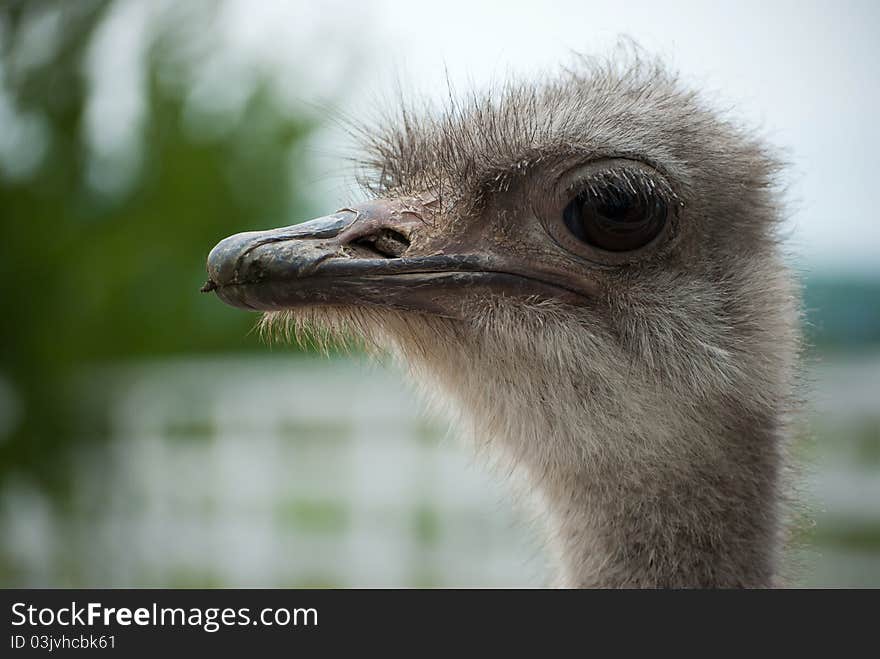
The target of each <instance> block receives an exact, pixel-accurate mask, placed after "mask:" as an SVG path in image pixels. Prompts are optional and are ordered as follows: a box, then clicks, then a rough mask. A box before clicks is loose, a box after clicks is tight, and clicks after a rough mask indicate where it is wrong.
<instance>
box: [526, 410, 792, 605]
mask: <svg viewBox="0 0 880 659" xmlns="http://www.w3.org/2000/svg"><path fill="white" fill-rule="evenodd" d="M776 433H777V430H776V428H775V424H773V423H770V422H760V421H758V420H756V418H755V417H754V416H752V417H750V418H743V419H742V420H741V421H740V422H739V423H737V424H734V425H729V424H727V425H726V427H725V428H724V430H720V431H718V432H717V434H715V435H713V436H710V437H707V436H702V437H695V438H686V437H683V438H681V439H682V441H683V442H684V443H685V445H687V443H688V442H690V445H691V446H700V447H703V448H702V449H701V450H699V451H695V452H694V453H693V454H691V455H690V456H689V458H690V459H685V458H683V457H682V455H683V454H682V455H678V456H676V457H675V458H674V459H669V458H668V457H667V459H665V460H664V459H658V458H656V457H654V458H651V459H648V458H638V457H633V455H632V454H630V455H629V457H626V458H623V457H617V458H611V459H601V460H598V461H595V462H590V463H586V464H583V465H582V466H581V467H579V468H574V469H571V468H564V469H562V468H555V469H554V468H548V467H546V466H545V467H544V468H543V469H541V470H531V471H532V476H533V477H532V481H533V483H534V485H535V486H536V488H537V489H538V490H540V491H541V493H542V494H543V498H544V501H545V503H546V506H547V509H548V510H547V512H548V513H549V519H550V529H551V531H552V534H553V546H554V547H555V549H556V551H557V552H558V554H559V557H560V559H561V563H562V566H563V573H562V584H561V585H563V586H569V587H673V588H674V587H681V588H688V587H768V586H772V585H773V583H774V572H775V564H776V561H777V554H778V547H777V545H778V538H779V536H780V533H779V522H778V511H777V497H778V492H777V489H778V472H779V462H780V460H779V451H778V438H777V437H776ZM614 439H615V441H620V438H614Z"/></svg>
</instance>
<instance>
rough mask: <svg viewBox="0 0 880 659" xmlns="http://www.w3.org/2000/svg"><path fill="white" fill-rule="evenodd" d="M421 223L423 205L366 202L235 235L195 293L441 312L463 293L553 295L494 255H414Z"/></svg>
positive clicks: (281, 304) (240, 300)
mask: <svg viewBox="0 0 880 659" xmlns="http://www.w3.org/2000/svg"><path fill="white" fill-rule="evenodd" d="M427 216H429V211H428V210H427V209H426V206H425V204H424V203H423V202H419V201H416V202H413V201H412V200H408V201H397V200H393V201H388V200H376V201H371V202H368V203H365V204H363V205H361V206H359V207H358V208H357V209H343V210H340V211H337V212H336V213H334V214H332V215H328V216H326V217H321V218H318V219H315V220H311V221H309V222H304V223H302V224H296V225H293V226H289V227H283V228H280V229H271V230H269V231H249V232H246V233H239V234H235V235H233V236H230V237H229V238H226V239H224V240H222V241H220V243H218V244H217V246H216V247H214V249H212V250H211V253H210V254H209V255H208V264H207V269H208V275H209V279H208V282H207V283H206V284H205V286H204V288H203V289H202V290H203V291H204V292H210V291H214V292H216V294H217V296H218V297H219V298H220V299H221V300H223V302H225V303H227V304H229V305H232V306H234V307H239V308H242V309H249V310H253V311H277V310H281V309H289V308H293V307H301V306H353V305H357V306H364V305H372V306H381V307H390V308H398V309H408V310H418V311H425V312H429V313H443V314H445V313H448V312H449V301H450V299H454V298H455V297H456V296H460V295H461V294H462V293H463V292H464V290H465V289H467V290H471V291H481V292H494V293H498V292H503V293H505V294H514V295H542V294H543V295H544V296H548V295H549V296H552V297H555V298H559V297H560V289H559V288H558V287H557V286H554V285H552V284H546V283H544V282H541V281H540V280H537V279H532V278H530V277H528V276H527V275H525V274H515V272H514V271H515V270H516V268H514V267H513V266H512V265H510V264H505V263H504V259H503V257H499V256H497V255H492V254H488V253H481V252H479V251H478V250H477V251H469V250H467V249H463V248H461V246H460V245H459V246H458V249H454V248H452V246H449V247H450V249H434V250H431V251H430V253H414V252H416V250H414V249H411V240H412V239H413V236H414V235H415V234H417V233H418V232H419V231H420V230H424V229H425V228H426V226H427V220H425V219H424V218H425V217H427ZM422 251H424V250H422ZM564 293H566V291H563V294H564ZM568 293H569V294H571V293H570V292H568Z"/></svg>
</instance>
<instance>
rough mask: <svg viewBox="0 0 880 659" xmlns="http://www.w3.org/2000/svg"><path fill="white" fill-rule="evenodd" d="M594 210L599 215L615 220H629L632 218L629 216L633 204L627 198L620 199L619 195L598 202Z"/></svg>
mask: <svg viewBox="0 0 880 659" xmlns="http://www.w3.org/2000/svg"><path fill="white" fill-rule="evenodd" d="M596 210H597V211H598V213H599V215H602V216H603V217H606V218H608V219H609V220H615V221H617V222H629V221H631V220H632V219H633V218H632V217H631V216H632V210H633V205H632V204H631V203H629V201H628V200H625V199H621V198H620V197H613V198H612V199H609V200H607V201H605V202H603V203H602V204H599V205H598V206H597V207H596Z"/></svg>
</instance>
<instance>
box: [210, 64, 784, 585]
mask: <svg viewBox="0 0 880 659" xmlns="http://www.w3.org/2000/svg"><path fill="white" fill-rule="evenodd" d="M359 135H360V136H362V137H363V138H365V149H364V153H365V154H366V155H365V156H364V157H363V158H362V159H361V161H360V162H361V164H362V165H363V175H362V176H360V182H361V183H362V187H363V188H364V190H365V193H366V194H365V197H366V200H365V201H364V202H363V203H358V204H355V205H353V206H352V207H350V208H344V209H342V210H339V211H337V212H335V213H333V214H331V215H328V216H326V217H322V218H319V219H315V220H311V221H309V222H305V223H303V224H297V225H294V226H289V227H284V228H280V229H273V230H269V231H262V232H247V233H240V234H237V235H234V236H231V237H228V238H226V239H225V240H223V241H221V242H220V243H219V244H218V245H217V246H216V247H215V248H214V249H213V250H212V251H211V253H210V255H209V257H208V264H207V268H208V273H209V280H208V283H207V284H206V288H205V290H208V291H215V292H216V294H217V296H218V297H219V298H220V299H221V300H222V301H224V302H225V303H227V304H230V305H232V306H235V307H240V308H243V309H248V310H258V311H265V312H269V313H268V314H266V315H265V316H264V320H263V324H264V325H269V326H279V327H281V328H282V329H285V330H287V331H288V332H290V331H291V330H292V331H294V332H298V331H300V330H302V329H303V328H305V329H307V330H308V329H309V328H311V330H312V331H314V330H318V331H319V332H321V333H324V334H328V335H331V336H334V337H337V336H351V335H354V336H358V337H361V338H363V339H364V340H365V343H366V344H369V345H374V346H378V347H380V348H381V349H382V350H383V351H388V352H390V353H391V354H393V355H395V356H396V357H398V358H399V359H400V360H401V362H402V363H403V364H404V365H405V367H406V369H407V371H408V372H409V373H410V374H411V375H412V376H413V377H414V378H415V379H416V380H417V381H418V382H419V383H420V384H422V388H423V390H424V391H426V392H427V393H428V394H429V395H431V396H432V397H433V398H435V399H440V400H442V401H444V402H445V403H447V408H448V409H449V410H451V411H453V413H454V414H455V415H456V416H457V419H458V422H459V424H460V425H461V426H462V427H464V428H468V429H470V430H471V432H472V434H473V437H474V441H475V442H476V445H477V449H479V450H483V449H485V450H486V451H487V452H489V453H491V455H493V456H495V458H496V459H497V460H499V461H500V462H501V464H503V465H504V466H505V467H509V468H510V470H511V472H513V473H516V474H519V475H521V476H522V478H521V479H517V481H518V482H519V481H521V482H522V483H523V489H524V490H526V493H527V494H528V495H531V496H533V497H534V498H535V499H536V500H537V502H538V504H539V506H540V510H541V511H542V513H541V516H542V518H543V520H545V521H546V524H547V529H548V533H549V542H548V545H549V547H550V549H551V551H552V552H553V554H554V555H555V557H556V558H557V560H558V564H559V575H558V580H559V585H561V586H565V587H673V588H680V587H747V588H751V587H771V586H774V585H777V584H778V583H779V579H780V576H779V575H780V568H779V563H780V552H781V548H782V545H783V543H784V535H785V534H784V531H785V526H786V524H785V518H786V508H785V506H784V501H785V499H786V497H785V496H784V489H785V488H784V486H783V484H784V478H783V475H784V472H785V467H786V462H785V453H786V438H787V436H788V434H789V430H788V428H789V421H788V417H789V412H790V410H791V409H792V408H793V405H792V403H793V389H794V386H793V383H794V380H795V371H796V363H797V355H798V343H799V335H798V329H797V328H798V322H797V321H798V301H797V288H796V285H795V283H794V280H793V277H792V276H791V274H790V272H789V271H788V269H787V268H786V266H785V264H784V262H783V258H782V254H781V249H780V244H779V231H778V225H779V218H780V204H779V203H778V188H777V185H776V179H777V173H778V171H779V166H778V164H777V161H776V160H775V158H774V157H773V156H772V154H771V153H769V152H768V150H767V148H766V147H765V146H764V145H763V144H762V143H761V142H760V141H759V140H757V139H756V138H754V137H753V136H752V135H750V134H749V133H748V132H747V131H745V130H743V129H742V128H740V127H738V125H736V124H734V123H732V122H731V121H729V120H727V119H725V118H723V117H721V116H719V115H717V114H716V113H714V112H713V111H712V109H711V108H710V107H708V106H707V105H706V104H705V103H704V102H703V101H702V100H701V99H700V97H699V96H698V95H696V94H694V93H693V92H691V91H688V90H687V89H685V88H684V86H683V85H682V84H681V83H680V82H679V80H678V79H677V77H676V75H675V74H673V73H670V72H668V71H667V70H666V69H665V68H664V67H663V66H662V64H660V63H658V62H655V61H653V60H646V59H645V58H643V57H640V56H636V57H634V58H626V59H625V60H624V61H620V60H619V59H615V58H611V59H610V60H608V61H605V60H602V61H599V60H592V59H586V58H583V59H579V60H578V62H577V66H576V67H574V68H573V69H566V70H564V72H563V73H561V74H559V75H558V76H556V77H553V78H550V79H547V80H545V81H542V82H541V83H540V84H537V85H535V84H527V83H525V82H510V83H507V84H506V85H504V86H503V87H502V88H501V89H500V90H496V91H494V92H488V93H486V94H485V95H483V96H478V95H474V96H471V97H469V99H468V100H466V101H463V102H455V101H453V102H451V103H450V104H449V106H448V107H446V108H443V109H439V110H438V109H434V110H427V111H425V112H424V113H422V114H418V113H415V112H413V111H412V109H409V108H405V109H401V110H400V111H399V112H397V113H395V114H394V119H393V120H392V121H386V122H384V123H383V125H382V126H381V127H378V128H376V129H367V128H364V129H361V130H360V132H359Z"/></svg>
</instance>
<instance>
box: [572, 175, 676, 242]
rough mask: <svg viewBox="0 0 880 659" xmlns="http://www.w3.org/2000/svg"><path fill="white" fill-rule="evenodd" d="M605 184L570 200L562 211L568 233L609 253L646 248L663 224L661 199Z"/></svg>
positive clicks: (664, 209)
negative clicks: (645, 197)
mask: <svg viewBox="0 0 880 659" xmlns="http://www.w3.org/2000/svg"><path fill="white" fill-rule="evenodd" d="M641 197H642V196H641V195H633V194H631V193H630V192H629V191H628V190H626V189H625V188H624V189H621V188H620V187H618V186H614V185H609V186H608V187H605V188H604V189H601V188H600V189H598V190H596V189H595V188H594V189H591V190H589V191H586V192H584V193H582V194H580V195H578V196H577V197H576V198H575V199H573V200H572V201H571V203H570V204H569V205H568V206H567V207H566V208H565V210H564V212H563V217H562V219H563V221H564V223H565V225H566V227H567V228H568V230H569V231H570V232H571V233H572V234H573V235H574V236H575V237H576V238H578V239H579V240H581V241H583V242H585V243H587V244H589V245H592V246H594V247H598V248H599V249H603V250H606V251H609V252H627V251H631V250H634V249H638V248H640V247H643V246H645V245H647V244H648V243H649V242H651V240H653V239H654V238H656V237H657V235H658V234H659V233H660V231H661V230H662V229H663V226H664V224H665V223H666V214H667V212H666V204H665V203H664V202H663V200H662V199H660V198H657V197H652V198H648V199H642V198H641Z"/></svg>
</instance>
